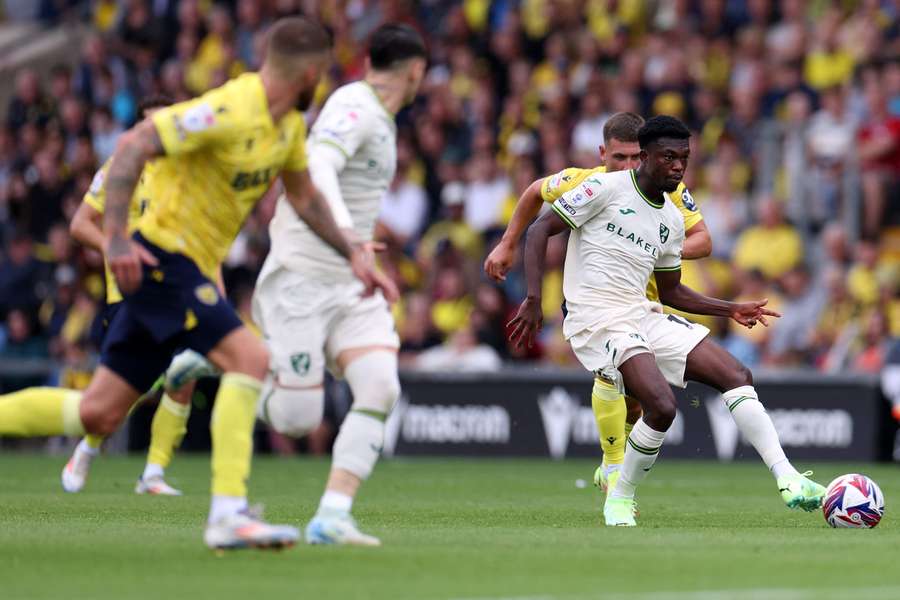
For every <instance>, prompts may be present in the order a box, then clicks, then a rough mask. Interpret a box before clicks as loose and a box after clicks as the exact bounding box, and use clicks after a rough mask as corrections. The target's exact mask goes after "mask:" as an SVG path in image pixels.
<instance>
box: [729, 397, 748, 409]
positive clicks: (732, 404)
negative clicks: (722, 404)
mask: <svg viewBox="0 0 900 600" xmlns="http://www.w3.org/2000/svg"><path fill="white" fill-rule="evenodd" d="M752 399H753V396H741V397H739V398H738V399H737V400H735V401H734V402H732V403H731V404H729V405H728V410H729V411H730V412H734V409H735V408H737V406H738V404H740V403H741V402H743V401H744V400H752Z"/></svg>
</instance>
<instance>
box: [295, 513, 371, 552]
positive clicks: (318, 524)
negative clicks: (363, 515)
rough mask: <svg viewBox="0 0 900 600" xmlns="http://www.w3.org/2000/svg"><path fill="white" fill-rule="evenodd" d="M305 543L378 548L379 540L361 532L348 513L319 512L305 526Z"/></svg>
mask: <svg viewBox="0 0 900 600" xmlns="http://www.w3.org/2000/svg"><path fill="white" fill-rule="evenodd" d="M306 543H307V544H336V545H347V546H380V545H381V540H379V539H378V538H377V537H374V536H371V535H367V534H365V533H363V532H361V531H360V530H359V528H358V527H357V526H356V521H355V520H354V519H353V517H352V516H351V515H350V513H349V512H330V511H319V512H318V513H316V516H315V517H313V519H312V521H310V522H309V524H308V525H307V526H306Z"/></svg>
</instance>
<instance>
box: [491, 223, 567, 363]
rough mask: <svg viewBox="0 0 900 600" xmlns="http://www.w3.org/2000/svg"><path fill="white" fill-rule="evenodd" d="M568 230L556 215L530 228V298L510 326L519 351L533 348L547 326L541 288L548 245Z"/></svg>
mask: <svg viewBox="0 0 900 600" xmlns="http://www.w3.org/2000/svg"><path fill="white" fill-rule="evenodd" d="M568 229H569V226H568V225H567V224H566V223H565V222H563V220H562V219H560V218H559V216H558V215H557V214H556V213H555V212H553V211H547V212H546V213H544V214H543V215H542V216H541V217H540V218H539V219H538V220H537V221H535V222H534V224H533V225H532V226H531V227H529V228H528V236H527V238H526V239H525V282H526V285H527V288H528V292H527V294H528V295H527V296H526V297H525V300H523V301H522V304H521V305H520V306H519V310H518V311H517V312H516V316H515V317H513V319H512V320H511V321H510V322H509V323H507V325H506V326H507V328H508V329H509V330H510V331H509V339H510V341H512V342H513V343H514V344H515V345H516V346H517V347H520V348H521V347H522V346H525V345H527V346H528V347H529V348H530V347H531V346H532V345H533V344H534V336H535V334H536V333H537V332H538V331H540V329H541V327H542V326H543V323H544V314H543V310H542V309H541V300H542V297H541V296H542V288H543V284H544V268H545V267H544V265H545V262H546V261H545V258H546V256H547V241H548V240H549V239H550V238H551V237H552V236H554V235H556V234H558V233H561V232H563V231H566V230H568Z"/></svg>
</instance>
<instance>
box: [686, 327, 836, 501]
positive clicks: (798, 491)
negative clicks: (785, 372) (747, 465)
mask: <svg viewBox="0 0 900 600" xmlns="http://www.w3.org/2000/svg"><path fill="white" fill-rule="evenodd" d="M685 378H686V379H689V380H691V381H697V382H700V383H705V384H706V385H709V386H711V387H713V388H715V389H717V390H719V391H720V392H722V398H723V400H724V401H725V405H726V406H727V407H728V410H729V411H730V412H731V416H732V417H733V418H734V422H735V423H736V424H737V426H738V429H739V430H740V432H741V435H743V437H744V439H746V440H747V441H748V442H750V444H751V445H752V446H753V447H754V448H755V449H756V451H757V452H758V453H759V455H760V457H761V458H762V460H763V462H764V463H765V464H766V466H767V467H768V468H769V470H770V471H771V472H772V475H773V476H774V477H775V480H776V482H777V484H778V489H779V491H780V492H781V496H782V498H783V499H784V501H785V503H786V504H787V505H788V506H789V507H790V508H797V507H800V508H803V509H804V510H808V511H811V510H815V509H817V508H819V506H820V505H821V503H822V498H823V497H824V495H825V488H824V487H823V486H821V485H820V484H818V483H816V482H814V481H812V480H810V479H808V478H807V477H806V476H805V475H803V474H801V473H798V472H797V470H796V469H795V468H794V467H793V465H791V463H790V461H789V460H788V459H787V456H786V455H785V453H784V449H782V447H781V442H779V440H778V432H777V431H776V430H775V426H774V424H773V423H772V419H770V418H769V415H768V414H767V413H766V410H765V408H763V405H762V403H760V401H759V396H758V395H757V393H756V389H755V388H754V387H753V375H752V374H751V373H750V370H749V369H748V368H747V367H745V366H744V365H743V364H741V363H740V361H738V360H737V359H736V358H734V357H733V356H732V355H731V354H730V353H728V352H727V351H726V350H725V349H724V348H722V347H721V346H719V345H718V344H716V343H715V342H714V341H712V340H710V339H708V338H707V339H704V340H703V341H702V342H700V343H699V344H698V345H697V346H696V347H695V348H694V349H693V350H692V351H691V352H690V353H689V354H688V356H687V367H686V369H685Z"/></svg>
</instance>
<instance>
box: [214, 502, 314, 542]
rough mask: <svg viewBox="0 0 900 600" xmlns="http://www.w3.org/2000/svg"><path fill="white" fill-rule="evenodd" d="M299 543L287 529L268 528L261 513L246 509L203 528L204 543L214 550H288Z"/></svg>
mask: <svg viewBox="0 0 900 600" xmlns="http://www.w3.org/2000/svg"><path fill="white" fill-rule="evenodd" d="M298 539H300V531H299V530H298V529H297V528H296V527H291V526H290V525H271V524H269V523H266V522H265V521H263V520H262V509H260V508H259V507H254V508H248V509H245V510H242V511H240V512H237V513H233V514H230V515H228V516H225V517H222V518H221V519H219V520H218V521H216V522H214V523H209V524H208V525H207V526H206V531H205V532H204V534H203V541H204V542H205V543H206V545H207V546H208V547H209V548H211V549H213V550H237V549H240V548H273V549H280V548H288V547H290V546H293V545H294V544H296V543H297V540H298Z"/></svg>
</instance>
